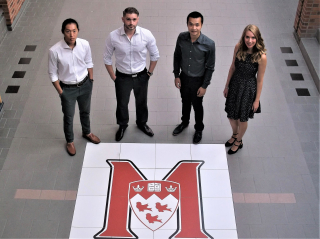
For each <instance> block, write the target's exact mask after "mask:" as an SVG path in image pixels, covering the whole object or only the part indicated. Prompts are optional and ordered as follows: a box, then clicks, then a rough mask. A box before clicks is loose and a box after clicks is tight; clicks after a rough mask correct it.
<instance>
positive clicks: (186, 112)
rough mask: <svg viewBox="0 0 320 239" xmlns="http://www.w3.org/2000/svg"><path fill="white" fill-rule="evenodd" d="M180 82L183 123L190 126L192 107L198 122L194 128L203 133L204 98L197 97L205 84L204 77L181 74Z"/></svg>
mask: <svg viewBox="0 0 320 239" xmlns="http://www.w3.org/2000/svg"><path fill="white" fill-rule="evenodd" d="M180 81H181V88H180V95H181V98H182V117H181V120H182V123H183V124H184V125H188V124H189V120H190V113H191V106H193V109H194V115H195V122H196V124H195V125H194V128H195V130H197V131H203V129H204V124H203V105H202V102H203V97H198V96H197V91H198V89H199V88H200V87H201V86H202V83H203V77H190V76H187V75H186V74H184V73H183V72H181V74H180Z"/></svg>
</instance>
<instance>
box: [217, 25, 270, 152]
mask: <svg viewBox="0 0 320 239" xmlns="http://www.w3.org/2000/svg"><path fill="white" fill-rule="evenodd" d="M266 66H267V56H266V49H265V46H264V43H263V39H262V37H261V34H260V30H259V28H258V27H257V26H255V25H251V24H250V25H248V26H246V28H245V29H244V30H243V33H242V36H241V39H240V41H239V43H238V44H237V45H236V46H235V48H234V54H233V60H232V64H231V67H230V70H229V74H228V78H227V82H226V87H225V89H224V91H223V95H224V97H226V98H227V99H226V105H225V111H226V112H227V117H228V119H229V121H230V125H231V128H232V133H233V134H232V136H231V138H230V139H229V140H228V141H227V142H226V143H225V146H226V147H230V146H232V147H231V148H230V149H229V151H228V154H234V153H236V152H237V151H238V150H239V149H241V148H242V147H243V143H242V137H243V135H244V133H245V132H246V130H247V127H248V120H249V118H253V115H254V113H260V112H261V109H260V95H261V90H262V84H263V76H264V73H265V69H266Z"/></svg>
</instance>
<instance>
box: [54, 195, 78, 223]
mask: <svg viewBox="0 0 320 239" xmlns="http://www.w3.org/2000/svg"><path fill="white" fill-rule="evenodd" d="M74 205H75V201H54V200H53V201H51V203H50V210H49V216H48V219H49V220H50V221H60V220H63V221H66V220H69V221H71V220H72V217H73V211H74Z"/></svg>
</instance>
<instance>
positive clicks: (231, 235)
mask: <svg viewBox="0 0 320 239" xmlns="http://www.w3.org/2000/svg"><path fill="white" fill-rule="evenodd" d="M207 232H208V233H209V234H210V235H211V236H212V237H213V238H214V239H238V233H237V230H207Z"/></svg>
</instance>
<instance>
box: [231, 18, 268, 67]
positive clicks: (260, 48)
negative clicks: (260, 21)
mask: <svg viewBox="0 0 320 239" xmlns="http://www.w3.org/2000/svg"><path fill="white" fill-rule="evenodd" d="M247 31H250V32H252V33H253V35H254V36H255V37H256V40H257V41H256V44H255V45H254V47H253V51H252V57H251V62H252V63H254V62H258V63H259V62H260V60H261V56H262V54H266V51H267V50H266V49H265V46H264V42H263V38H262V37H261V33H260V30H259V28H258V27H257V26H256V25H253V24H249V25H248V26H246V27H245V28H244V30H243V32H242V36H241V39H240V41H239V44H240V46H239V50H238V52H237V55H236V57H237V58H238V60H243V61H245V60H246V56H247V51H248V47H247V46H246V44H245V42H244V38H245V37H246V33H247Z"/></svg>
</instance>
